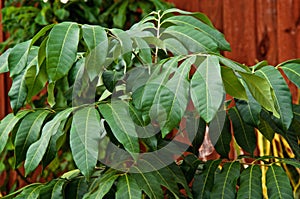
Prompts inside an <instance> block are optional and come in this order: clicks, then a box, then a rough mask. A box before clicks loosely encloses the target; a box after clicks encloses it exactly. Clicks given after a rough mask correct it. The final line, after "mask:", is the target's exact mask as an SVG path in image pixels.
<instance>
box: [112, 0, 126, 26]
mask: <svg viewBox="0 0 300 199" xmlns="http://www.w3.org/2000/svg"><path fill="white" fill-rule="evenodd" d="M120 3H121V2H120ZM127 5H128V0H125V1H122V3H121V5H119V7H118V8H119V9H118V13H117V14H116V15H114V16H113V22H114V25H115V26H116V27H118V28H122V27H124V24H125V22H126V9H127Z"/></svg>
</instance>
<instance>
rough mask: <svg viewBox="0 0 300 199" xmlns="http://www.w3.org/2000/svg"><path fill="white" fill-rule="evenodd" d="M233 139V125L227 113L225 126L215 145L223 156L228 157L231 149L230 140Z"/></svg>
mask: <svg viewBox="0 0 300 199" xmlns="http://www.w3.org/2000/svg"><path fill="white" fill-rule="evenodd" d="M231 139H232V135H231V125H230V120H229V118H228V116H227V115H226V119H225V122H224V126H223V129H222V132H221V135H220V137H219V139H218V141H217V143H216V144H215V145H214V146H215V149H216V151H217V152H218V153H219V154H220V155H221V157H223V158H228V153H229V151H230V142H231Z"/></svg>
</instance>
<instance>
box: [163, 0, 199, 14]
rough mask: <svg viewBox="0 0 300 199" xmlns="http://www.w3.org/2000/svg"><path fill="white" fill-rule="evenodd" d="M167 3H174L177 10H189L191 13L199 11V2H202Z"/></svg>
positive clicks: (169, 0) (194, 0)
mask: <svg viewBox="0 0 300 199" xmlns="http://www.w3.org/2000/svg"><path fill="white" fill-rule="evenodd" d="M166 1H167V2H171V3H173V4H174V5H175V6H176V7H177V8H180V9H182V10H188V11H191V12H196V11H199V1H200V0H189V1H184V0H166Z"/></svg>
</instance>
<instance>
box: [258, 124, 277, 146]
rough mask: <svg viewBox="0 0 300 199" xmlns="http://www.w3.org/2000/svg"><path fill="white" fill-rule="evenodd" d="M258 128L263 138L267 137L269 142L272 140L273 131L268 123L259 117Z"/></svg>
mask: <svg viewBox="0 0 300 199" xmlns="http://www.w3.org/2000/svg"><path fill="white" fill-rule="evenodd" d="M258 130H259V131H260V132H261V134H263V136H265V138H267V139H268V140H269V141H270V142H272V140H273V138H274V135H275V131H274V130H273V128H272V127H271V126H270V124H269V123H268V122H267V121H266V120H264V119H263V118H260V123H259V125H258Z"/></svg>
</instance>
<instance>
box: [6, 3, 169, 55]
mask: <svg viewBox="0 0 300 199" xmlns="http://www.w3.org/2000/svg"><path fill="white" fill-rule="evenodd" d="M170 7H171V4H168V3H166V2H164V1H161V0H125V1H124V0H114V1H112V0H88V1H83V0H71V1H67V2H66V3H62V1H60V0H48V1H45V0H44V1H40V0H8V1H5V6H4V8H3V9H2V10H1V11H2V22H1V23H2V25H3V28H4V31H5V32H7V33H9V34H10V37H9V38H7V39H6V41H5V42H3V43H1V45H0V47H1V52H3V50H4V49H5V48H7V47H12V46H14V45H16V44H18V43H20V42H23V41H26V40H28V39H30V38H32V37H33V36H34V35H35V34H36V33H37V32H38V31H39V30H40V29H41V28H43V27H44V26H45V25H49V24H53V23H59V22H63V21H73V22H78V23H87V24H95V25H101V26H103V27H107V28H113V27H116V28H126V29H127V28H129V27H130V26H131V25H132V24H134V23H135V22H137V21H138V20H140V19H141V18H142V17H144V16H145V15H146V14H148V13H150V12H151V11H153V10H165V9H167V8H170Z"/></svg>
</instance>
